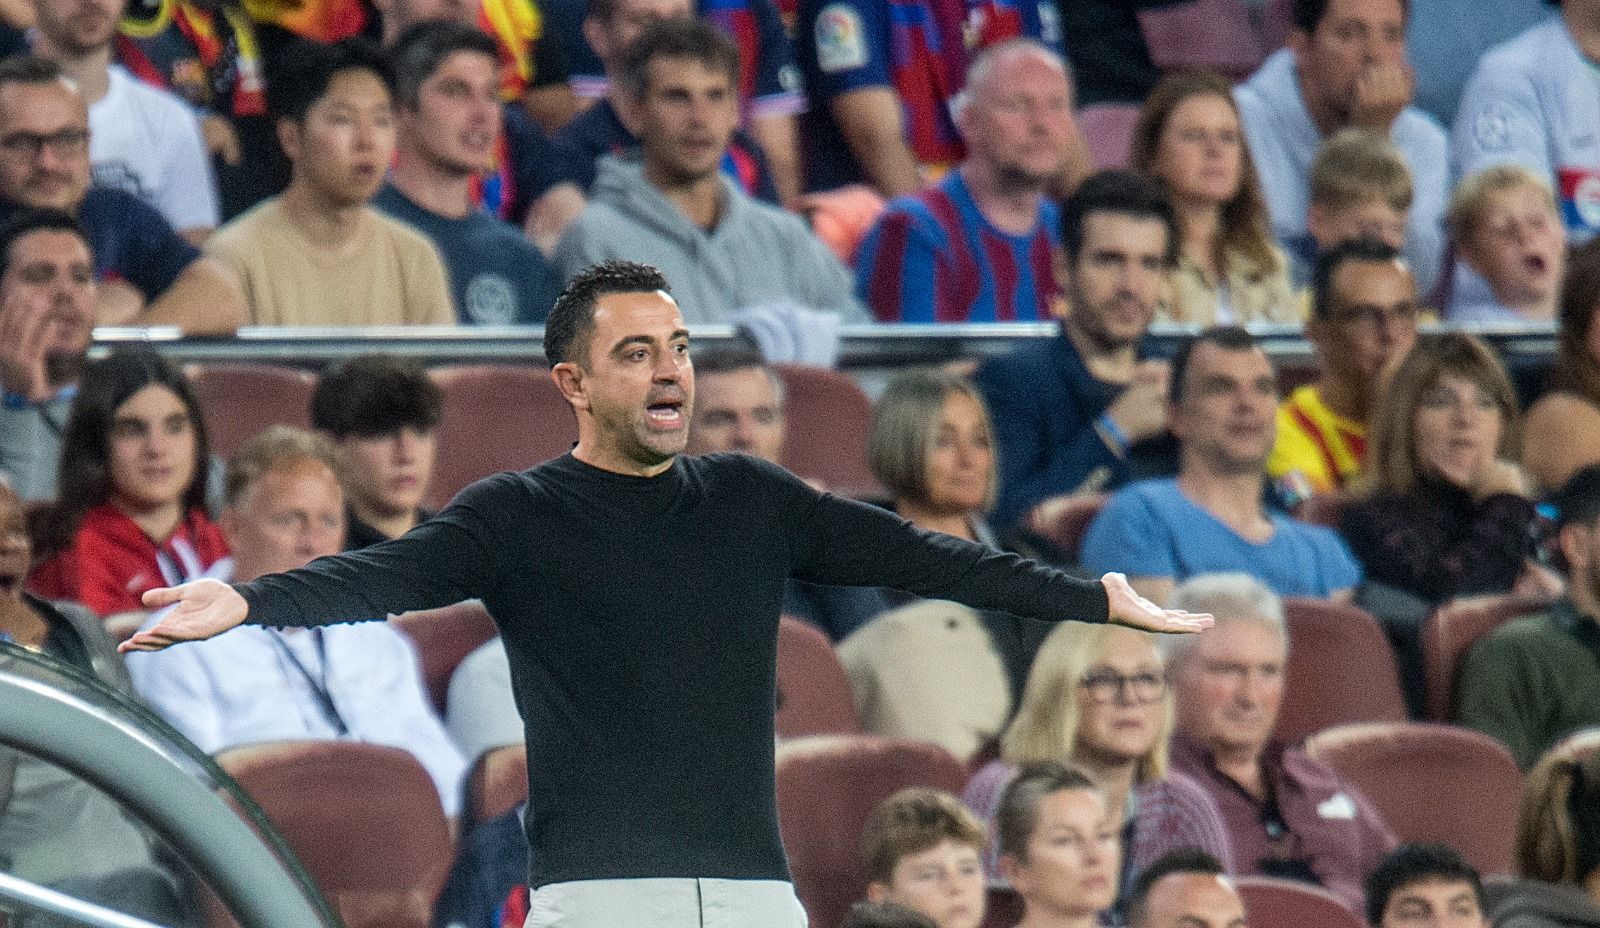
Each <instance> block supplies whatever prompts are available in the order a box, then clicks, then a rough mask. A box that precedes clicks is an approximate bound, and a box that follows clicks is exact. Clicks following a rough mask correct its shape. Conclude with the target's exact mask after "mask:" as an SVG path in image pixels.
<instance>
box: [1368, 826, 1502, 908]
mask: <svg viewBox="0 0 1600 928" xmlns="http://www.w3.org/2000/svg"><path fill="white" fill-rule="evenodd" d="M1487 911H1488V904H1487V901H1486V899H1485V897H1484V893H1483V880H1481V879H1479V877H1478V871H1476V870H1474V869H1472V867H1471V865H1469V864H1468V863H1467V862H1466V861H1465V860H1463V859H1461V855H1460V854H1458V853H1456V852H1455V851H1454V850H1452V849H1450V848H1448V847H1446V846H1444V845H1442V844H1402V845H1400V846H1399V847H1397V848H1395V849H1394V850H1392V851H1390V852H1389V853H1388V854H1387V855H1385V856H1384V858H1383V860H1381V861H1379V863H1378V868H1377V869H1376V870H1373V871H1372V874H1371V875H1370V876H1369V877H1367V924H1369V925H1371V926H1372V928H1410V926H1412V925H1436V926H1438V928H1489V919H1488V918H1487V917H1486V915H1485V913H1486V912H1487Z"/></svg>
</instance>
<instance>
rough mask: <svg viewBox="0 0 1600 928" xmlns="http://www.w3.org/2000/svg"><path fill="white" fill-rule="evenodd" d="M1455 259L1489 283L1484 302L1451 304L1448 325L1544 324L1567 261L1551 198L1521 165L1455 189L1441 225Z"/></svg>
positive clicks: (1482, 174) (1498, 168) (1499, 168)
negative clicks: (1488, 299)
mask: <svg viewBox="0 0 1600 928" xmlns="http://www.w3.org/2000/svg"><path fill="white" fill-rule="evenodd" d="M1447 225H1448V227H1449V230H1450V239H1451V241H1452V242H1453V243H1454V244H1455V247H1456V254H1457V256H1458V257H1459V258H1460V260H1461V261H1462V262H1464V263H1465V264H1466V265H1467V266H1468V267H1470V268H1472V270H1474V271H1476V272H1478V274H1480V275H1481V276H1482V277H1483V278H1484V280H1485V281H1486V282H1487V283H1488V284H1489V289H1490V291H1491V292H1492V294H1493V298H1494V299H1493V302H1490V303H1465V302H1461V301H1456V302H1453V303H1452V304H1451V306H1450V308H1449V312H1448V315H1449V317H1450V319H1451V321H1453V322H1501V321H1510V322H1522V321H1540V322H1546V321H1549V320H1552V319H1554V318H1555V317H1556V298H1557V297H1558V296H1559V295H1560V290H1561V277H1562V273H1563V271H1564V270H1565V265H1566V259H1567V242H1566V236H1565V235H1564V234H1563V233H1562V229H1561V214H1560V213H1558V212H1557V211H1556V201H1555V195H1554V194H1552V193H1551V192H1550V187H1549V185H1548V184H1546V183H1545V182H1544V181H1543V180H1542V179H1541V178H1540V177H1539V176H1538V175H1537V174H1534V173H1533V172H1532V171H1529V170H1528V169H1527V168H1524V167H1522V166H1520V165H1514V164H1501V165H1495V166H1494V167H1489V168H1484V169H1483V170H1482V171H1479V172H1478V173H1476V174H1473V175H1472V176H1470V177H1468V178H1467V179H1466V180H1463V181H1462V182H1461V183H1460V184H1459V185H1457V187H1456V189H1455V192H1454V193H1453V194H1451V196H1450V212H1449V216H1448V220H1447Z"/></svg>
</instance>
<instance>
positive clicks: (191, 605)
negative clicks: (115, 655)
mask: <svg viewBox="0 0 1600 928" xmlns="http://www.w3.org/2000/svg"><path fill="white" fill-rule="evenodd" d="M143 602H144V606H145V608H146V609H151V610H155V609H163V608H166V607H167V606H176V607H177V608H175V609H173V610H172V611H171V612H168V613H167V614H166V616H165V617H164V618H162V619H161V621H159V622H157V623H156V624H155V625H153V626H151V627H150V628H148V629H146V630H144V631H142V632H140V633H138V634H137V635H134V636H133V637H132V638H129V639H128V640H127V641H124V642H123V643H122V644H121V645H119V646H118V647H117V650H118V651H121V652H123V653H126V652H128V651H160V650H161V649H162V648H165V647H168V646H170V645H174V644H177V643H178V642H180V641H203V640H204V639H206V638H210V637H212V636H213V635H220V634H222V633H223V632H225V631H227V630H228V629H230V628H234V627H235V626H237V625H238V624H239V623H241V622H243V621H244V620H245V616H247V615H249V614H250V606H249V604H248V603H246V602H245V601H244V597H243V596H241V595H239V591H238V590H235V589H234V588H233V587H231V586H229V585H228V584H226V583H223V582H222V581H221V580H210V579H206V580H195V581H193V582H192V583H184V584H181V585H179V586H174V587H162V588H160V589H154V590H150V591H149V592H147V593H145V594H144V596H143Z"/></svg>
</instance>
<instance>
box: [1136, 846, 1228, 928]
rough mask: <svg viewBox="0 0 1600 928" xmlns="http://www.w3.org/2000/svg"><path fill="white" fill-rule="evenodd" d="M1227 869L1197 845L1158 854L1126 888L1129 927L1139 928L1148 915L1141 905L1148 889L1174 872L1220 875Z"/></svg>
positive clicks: (1143, 905) (1148, 891)
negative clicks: (1129, 886) (1130, 885)
mask: <svg viewBox="0 0 1600 928" xmlns="http://www.w3.org/2000/svg"><path fill="white" fill-rule="evenodd" d="M1227 872H1228V871H1227V870H1226V869H1225V868H1224V867H1223V866H1222V862H1221V861H1219V860H1217V859H1216V858H1215V857H1213V856H1211V855H1210V854H1208V853H1206V852H1205V851H1202V850H1200V849H1199V848H1197V847H1184V848H1179V849H1177V850H1175V851H1168V852H1167V853H1165V854H1162V855H1161V856H1160V857H1157V858H1156V859H1155V861H1154V862H1152V863H1151V864H1150V866H1148V867H1146V868H1144V870H1143V871H1142V872H1141V873H1140V874H1139V877H1138V879H1136V880H1134V881H1133V886H1132V888H1130V889H1129V890H1128V899H1127V902H1126V903H1125V906H1126V908H1125V911H1126V912H1127V923H1128V925H1129V926H1131V928H1139V925H1140V923H1142V922H1143V921H1144V919H1145V917H1146V916H1147V915H1148V914H1149V913H1148V912H1147V911H1146V909H1145V904H1146V903H1147V902H1149V901H1150V890H1151V889H1153V888H1155V885H1156V884H1157V883H1159V882H1161V881H1162V880H1164V879H1166V878H1167V877H1169V876H1172V875H1173V874H1174V873H1193V874H1197V875H1199V876H1222V875H1224V874H1226V873H1227Z"/></svg>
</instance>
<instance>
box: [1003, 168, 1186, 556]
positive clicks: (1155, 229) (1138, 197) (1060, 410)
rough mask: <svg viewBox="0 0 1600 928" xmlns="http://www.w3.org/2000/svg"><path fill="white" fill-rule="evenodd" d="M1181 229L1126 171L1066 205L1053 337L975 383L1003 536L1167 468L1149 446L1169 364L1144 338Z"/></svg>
mask: <svg viewBox="0 0 1600 928" xmlns="http://www.w3.org/2000/svg"><path fill="white" fill-rule="evenodd" d="M1177 228H1178V227H1177V220H1176V219H1175V218H1174V217H1173V214H1172V208H1171V207H1170V206H1169V205H1168V204H1167V202H1166V200H1165V199H1164V198H1163V197H1162V196H1161V191H1160V190H1159V189H1158V188H1157V187H1156V186H1155V184H1154V183H1152V182H1151V181H1149V180H1146V179H1144V178H1140V177H1138V176H1135V175H1132V174H1127V173H1124V172H1111V171H1108V172H1103V173H1100V174H1096V175H1094V176H1093V177H1090V178H1089V179H1088V180H1086V181H1084V182H1083V185H1082V186H1080V187H1079V188H1078V190H1077V192H1076V193H1074V194H1073V195H1072V197H1070V198H1069V199H1068V200H1067V201H1066V202H1065V203H1064V204H1063V205H1062V209H1061V251H1060V252H1059V253H1058V254H1057V255H1056V259H1055V261H1056V277H1057V280H1058V282H1059V284H1060V286H1061V288H1062V293H1063V294H1064V297H1065V300H1066V302H1067V303H1068V304H1069V306H1070V311H1064V312H1063V318H1062V323H1061V334H1060V335H1058V336H1057V337H1055V338H1053V339H1050V340H1049V341H1043V340H1039V341H1034V342H1031V343H1029V344H1027V345H1024V346H1022V347H1021V348H1018V349H1017V350H1016V351H1014V352H1012V353H1011V354H1009V355H1004V356H1001V357H996V358H991V359H989V360H987V361H985V362H984V363H983V365H982V366H981V367H979V368H978V372H977V374H976V375H975V376H974V378H973V380H974V383H975V384H976V385H977V387H978V389H979V391H980V392H981V393H982V394H983V398H984V402H985V404H986V405H987V406H988V407H989V411H990V414H991V416H992V417H993V422H994V426H995V447H996V450H997V451H998V452H999V457H1000V498H999V501H998V503H997V504H996V506H995V509H994V513H993V516H992V518H993V520H994V524H995V525H996V526H997V527H999V528H1000V529H1001V530H1002V531H1006V530H1010V529H1011V528H1012V527H1013V526H1015V525H1017V524H1018V523H1020V522H1022V521H1023V520H1024V519H1026V518H1028V517H1029V514H1030V513H1033V514H1034V518H1035V519H1038V520H1041V521H1043V520H1046V519H1047V518H1048V511H1049V510H1050V509H1051V508H1052V507H1053V506H1055V505H1060V503H1059V502H1056V501H1057V500H1059V499H1063V498H1065V497H1067V496H1068V495H1070V494H1072V493H1083V492H1092V491H1095V490H1098V489H1101V488H1102V487H1105V486H1107V485H1108V484H1109V485H1116V484H1120V483H1122V482H1124V481H1126V480H1127V479H1128V478H1129V477H1130V476H1132V475H1137V474H1141V473H1145V472H1154V471H1158V470H1160V469H1162V466H1163V465H1164V464H1166V463H1167V462H1166V461H1165V460H1164V459H1163V455H1162V453H1161V452H1162V449H1160V448H1158V447H1157V443H1156V442H1153V441H1151V439H1155V438H1158V437H1160V436H1162V435H1164V434H1165V433H1166V430H1167V417H1166V392H1167V365H1166V362H1164V361H1155V360H1152V359H1151V352H1152V350H1153V348H1154V343H1153V342H1152V341H1151V340H1150V339H1149V338H1148V337H1147V332H1148V329H1149V327H1150V322H1151V320H1152V319H1154V318H1155V313H1156V305H1157V304H1158V303H1159V302H1160V300H1161V298H1162V296H1163V294H1164V292H1165V290H1166V288H1167V283H1168V275H1169V273H1170V270H1171V268H1172V267H1173V265H1174V263H1175V262H1176V260H1177V253H1178V231H1177Z"/></svg>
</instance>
